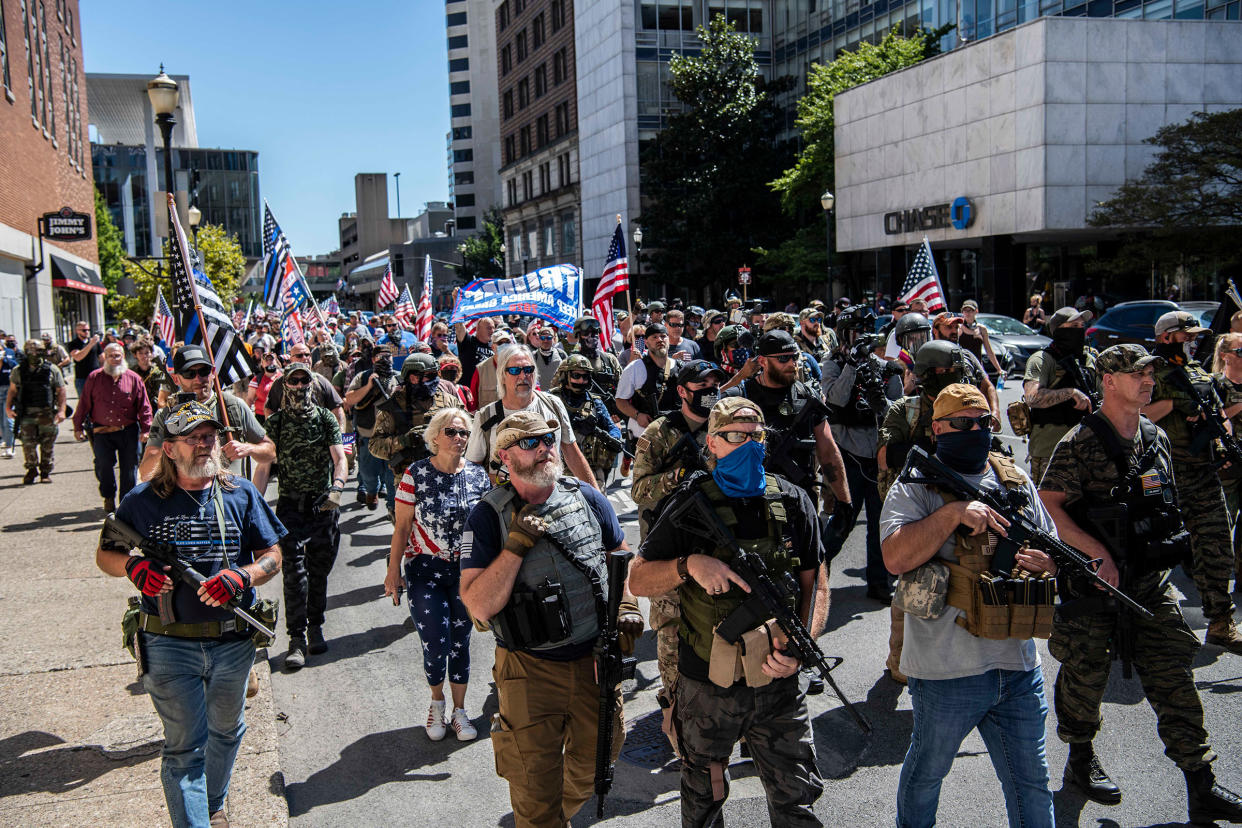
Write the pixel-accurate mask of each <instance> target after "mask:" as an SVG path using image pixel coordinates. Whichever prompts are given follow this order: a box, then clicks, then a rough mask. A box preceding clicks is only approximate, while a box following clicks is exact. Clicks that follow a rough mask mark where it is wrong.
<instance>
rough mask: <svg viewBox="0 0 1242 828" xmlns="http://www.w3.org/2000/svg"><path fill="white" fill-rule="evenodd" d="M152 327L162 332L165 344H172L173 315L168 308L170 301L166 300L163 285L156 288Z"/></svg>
mask: <svg viewBox="0 0 1242 828" xmlns="http://www.w3.org/2000/svg"><path fill="white" fill-rule="evenodd" d="M151 328H152V330H157V331H159V332H160V338H161V339H163V340H164V342H165V344H168V345H171V344H172V341H173V315H172V311H171V310H169V309H168V302H166V301H164V288H162V287H157V288H156V289H155V315H154V316H152V317H151Z"/></svg>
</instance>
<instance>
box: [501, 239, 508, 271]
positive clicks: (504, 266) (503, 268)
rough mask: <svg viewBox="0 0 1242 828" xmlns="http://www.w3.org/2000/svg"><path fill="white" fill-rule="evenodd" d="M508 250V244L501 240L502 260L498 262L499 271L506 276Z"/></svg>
mask: <svg viewBox="0 0 1242 828" xmlns="http://www.w3.org/2000/svg"><path fill="white" fill-rule="evenodd" d="M508 252H509V247H508V245H506V244H505V243H504V242H501V243H500V258H501V259H502V260H503V261H501V263H500V272H501V273H503V274H504V275H506V276H508V275H509V257H508V255H507V254H508Z"/></svg>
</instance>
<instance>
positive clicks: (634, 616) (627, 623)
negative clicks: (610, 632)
mask: <svg viewBox="0 0 1242 828" xmlns="http://www.w3.org/2000/svg"><path fill="white" fill-rule="evenodd" d="M617 632H618V633H620V635H619V636H618V641H619V643H620V645H621V653H622V654H623V655H633V653H634V644H635V642H636V641H637V640H638V638H639V636H641V635H642V634H643V615H642V613H641V612H639V609H638V604H636V603H635V602H633V601H626V600H624V599H623V600H622V601H621V604H620V606H618V607H617Z"/></svg>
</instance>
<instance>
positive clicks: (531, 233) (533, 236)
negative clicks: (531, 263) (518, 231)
mask: <svg viewBox="0 0 1242 828" xmlns="http://www.w3.org/2000/svg"><path fill="white" fill-rule="evenodd" d="M527 175H530V173H527ZM523 229H524V230H526V255H528V256H530V257H531V258H532V259H533V258H535V257H536V256H538V255H539V225H538V224H536V223H535V222H533V221H532V222H530V223H528V224H526V225H525V226H524V228H523Z"/></svg>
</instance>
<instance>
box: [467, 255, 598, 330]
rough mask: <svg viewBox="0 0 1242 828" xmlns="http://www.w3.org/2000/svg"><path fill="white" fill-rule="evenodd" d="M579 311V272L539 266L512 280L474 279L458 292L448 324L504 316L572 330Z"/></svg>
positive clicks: (580, 275)
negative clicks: (517, 316) (514, 314)
mask: <svg viewBox="0 0 1242 828" xmlns="http://www.w3.org/2000/svg"><path fill="white" fill-rule="evenodd" d="M581 309H582V271H581V270H579V269H578V268H576V267H574V266H573V265H568V264H559V265H550V266H548V267H541V268H539V269H538V270H535V271H532V272H530V273H527V274H526V275H525V276H519V277H517V278H516V279H476V280H474V281H473V282H471V283H470V284H468V285H466V286H465V287H463V288H462V289H461V292H460V293H458V294H457V302H456V304H454V305H453V316H452V319H450V320H449V322H450V324H456V323H458V322H467V321H469V320H472V319H481V318H483V317H485V316H504V315H508V314H511V313H516V314H520V315H522V316H537V317H539V318H540V319H545V320H547V321H548V322H551V323H552V324H553V325H555V326H556V327H558V328H560V329H561V330H565V331H570V330H573V327H574V320H575V319H577V318H578V315H579V314H580V312H581Z"/></svg>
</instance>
